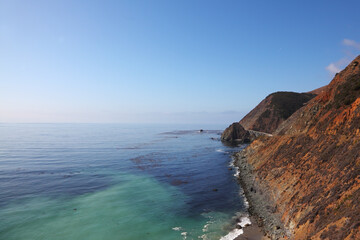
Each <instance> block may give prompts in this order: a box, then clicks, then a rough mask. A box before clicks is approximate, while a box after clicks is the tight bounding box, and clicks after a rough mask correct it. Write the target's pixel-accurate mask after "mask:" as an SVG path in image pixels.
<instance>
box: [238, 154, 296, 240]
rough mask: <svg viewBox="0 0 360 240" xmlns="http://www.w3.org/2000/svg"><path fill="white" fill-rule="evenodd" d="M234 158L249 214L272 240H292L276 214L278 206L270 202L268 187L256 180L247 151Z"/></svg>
mask: <svg viewBox="0 0 360 240" xmlns="http://www.w3.org/2000/svg"><path fill="white" fill-rule="evenodd" d="M233 158H234V166H235V167H237V168H238V176H237V177H238V182H239V184H240V185H241V187H242V189H243V190H244V194H245V196H246V198H247V201H248V202H249V213H250V214H251V215H252V216H253V217H254V218H255V219H256V222H257V224H258V226H259V227H261V228H262V230H263V231H264V235H265V236H266V237H268V238H270V239H284V238H285V237H287V238H290V236H289V235H290V233H289V232H287V231H286V229H285V228H284V226H283V224H282V223H281V220H280V216H279V215H278V214H276V206H275V204H274V203H273V202H272V201H271V200H270V199H271V198H270V197H269V194H268V193H267V190H266V187H265V186H263V185H260V184H259V182H258V181H257V180H256V176H255V175H254V173H253V169H252V166H251V165H250V164H249V163H248V162H247V160H246V156H245V151H244V150H243V151H241V152H238V153H235V154H234V155H233Z"/></svg>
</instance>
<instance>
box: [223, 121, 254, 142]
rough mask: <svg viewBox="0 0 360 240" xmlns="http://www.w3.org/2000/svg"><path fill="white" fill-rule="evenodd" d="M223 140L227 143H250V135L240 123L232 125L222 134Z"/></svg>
mask: <svg viewBox="0 0 360 240" xmlns="http://www.w3.org/2000/svg"><path fill="white" fill-rule="evenodd" d="M221 140H222V141H225V142H238V143H245V142H250V133H249V132H248V131H246V130H245V129H244V128H243V126H241V125H240V124H239V123H238V122H235V123H233V124H231V125H230V126H229V127H228V128H226V129H225V131H224V132H223V133H222V134H221Z"/></svg>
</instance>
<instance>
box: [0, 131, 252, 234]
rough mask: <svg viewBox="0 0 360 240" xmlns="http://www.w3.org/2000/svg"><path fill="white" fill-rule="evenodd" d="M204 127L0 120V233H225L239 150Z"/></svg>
mask: <svg viewBox="0 0 360 240" xmlns="http://www.w3.org/2000/svg"><path fill="white" fill-rule="evenodd" d="M200 127H203V128H204V126H188V125H187V126H175V125H169V126H160V125H142V126H136V125H121V124H0V239H8V240H11V239H14V240H15V239H16V240H21V239H34V240H35V239H36V240H38V239H54V240H56V239H79V240H80V239H122V240H128V239H129V240H130V239H167V240H168V239H199V238H202V239H220V238H221V236H224V235H226V234H227V233H228V232H229V231H230V230H232V229H233V228H234V226H235V219H234V216H236V215H238V214H239V213H246V208H245V206H244V200H243V199H242V196H241V193H240V192H239V191H241V190H240V189H239V187H238V185H237V184H236V181H235V178H234V176H233V174H234V172H233V170H229V169H228V168H229V167H228V166H229V164H230V161H231V159H230V154H231V153H232V152H233V151H236V150H238V149H239V148H241V147H237V148H233V147H228V146H224V145H222V144H221V142H220V141H218V138H219V133H220V131H218V130H211V131H210V130H205V131H204V132H199V131H197V130H195V129H199V128H200ZM206 127H208V128H206V129H221V127H222V126H220V127H219V126H206Z"/></svg>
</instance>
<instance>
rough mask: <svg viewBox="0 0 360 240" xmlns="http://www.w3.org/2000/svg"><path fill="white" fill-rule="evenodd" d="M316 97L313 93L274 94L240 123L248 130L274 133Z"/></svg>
mask: <svg viewBox="0 0 360 240" xmlns="http://www.w3.org/2000/svg"><path fill="white" fill-rule="evenodd" d="M315 96H316V94H313V93H296V92H276V93H272V94H270V95H269V96H267V97H266V98H265V99H264V100H263V101H261V102H260V103H259V104H258V105H257V106H256V107H255V108H254V109H253V110H252V111H251V112H249V113H248V114H247V115H246V116H245V117H244V118H243V119H241V120H240V122H239V123H240V124H241V125H242V126H243V127H244V128H245V129H247V130H255V131H259V132H266V133H273V132H274V131H275V130H276V129H277V128H278V126H279V125H280V124H281V123H282V122H284V121H285V120H286V119H287V118H289V117H290V116H291V115H292V114H293V113H294V112H295V111H297V110H298V109H299V108H301V107H303V106H304V104H306V103H307V102H308V101H309V100H311V99H312V98H314V97H315Z"/></svg>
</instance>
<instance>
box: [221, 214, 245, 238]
mask: <svg viewBox="0 0 360 240" xmlns="http://www.w3.org/2000/svg"><path fill="white" fill-rule="evenodd" d="M237 225H238V226H240V228H235V229H233V230H232V231H231V232H229V233H228V234H227V235H225V236H223V237H221V238H220V240H234V239H235V238H237V237H238V236H240V235H241V234H243V233H244V230H243V228H244V227H246V226H248V225H251V221H250V219H249V218H248V217H242V218H241V219H240V222H239V223H238V224H237Z"/></svg>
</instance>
